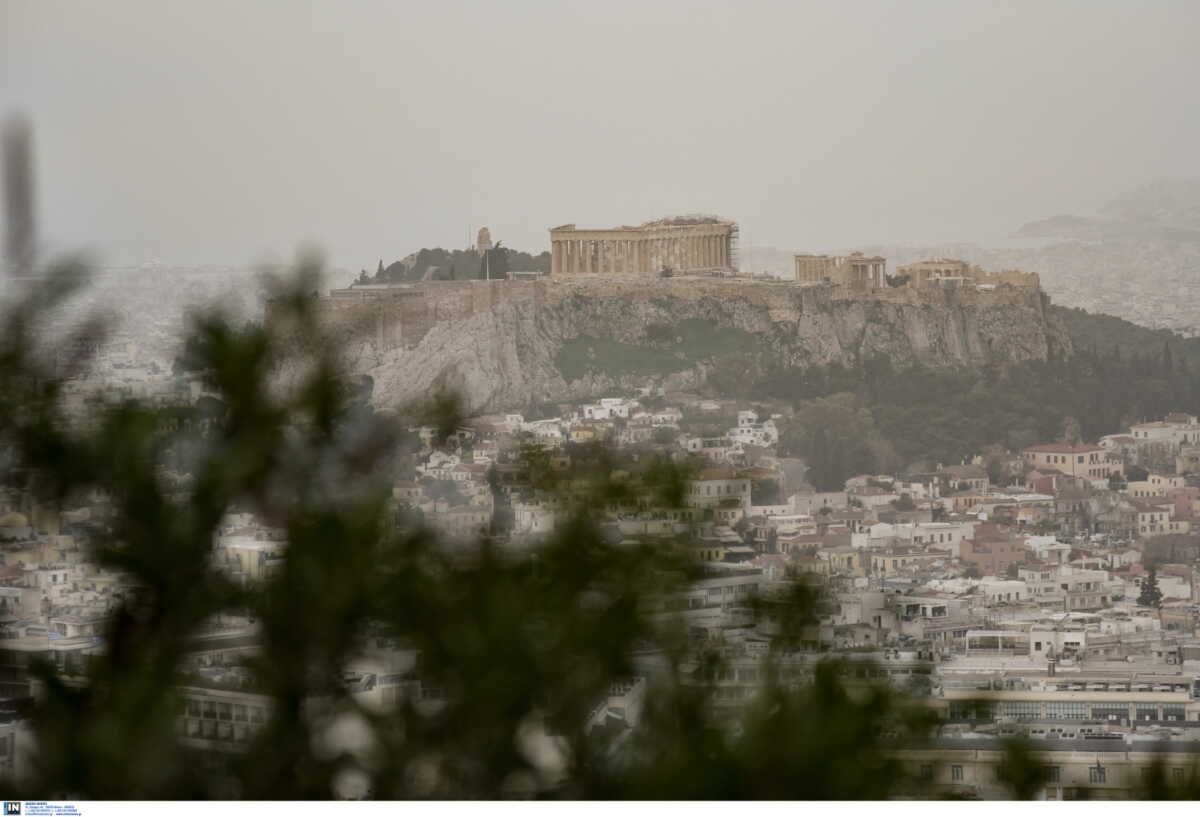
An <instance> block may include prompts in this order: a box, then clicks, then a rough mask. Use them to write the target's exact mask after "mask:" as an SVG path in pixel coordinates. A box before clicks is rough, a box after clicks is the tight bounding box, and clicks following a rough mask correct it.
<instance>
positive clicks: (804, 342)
mask: <svg viewBox="0 0 1200 817" xmlns="http://www.w3.org/2000/svg"><path fill="white" fill-rule="evenodd" d="M680 283H682V282H680ZM726 286H727V288H726V289H722V288H720V287H719V286H712V285H705V286H697V287H694V288H691V287H690V288H686V289H685V288H684V287H682V286H677V287H676V288H674V289H672V288H670V287H663V286H661V285H660V286H658V287H657V288H654V287H652V288H651V289H650V290H649V291H641V290H638V291H624V292H622V291H619V288H618V289H617V290H616V291H614V288H611V287H609V288H605V289H603V290H598V289H596V288H591V289H589V288H587V287H582V286H581V287H577V288H575V289H567V290H563V291H557V290H556V291H553V293H552V294H553V295H554V297H539V298H537V299H534V298H530V299H527V300H513V301H509V302H505V303H500V304H498V305H496V306H494V307H492V308H490V309H487V310H485V311H480V312H477V313H475V314H471V315H468V316H465V317H463V318H461V319H458V320H450V321H445V322H440V323H438V324H437V325H435V326H433V327H432V328H430V329H429V331H428V332H427V333H426V334H425V335H424V337H422V338H421V340H420V342H419V343H418V344H417V345H416V346H415V347H414V348H411V349H403V348H390V349H389V348H380V347H378V346H377V345H375V344H374V343H372V342H371V341H360V342H357V343H356V344H355V345H353V347H352V348H349V349H347V352H348V356H349V360H350V363H351V365H352V367H353V368H354V369H355V370H356V371H357V372H359V373H362V374H367V375H370V376H371V377H372V378H373V380H374V384H375V390H374V401H375V403H376V405H377V406H380V407H401V406H403V405H405V404H407V403H409V402H410V401H412V400H415V399H420V398H422V397H424V396H427V395H429V394H431V393H432V392H434V391H436V390H438V389H444V388H448V389H454V390H457V391H458V392H459V393H460V394H461V395H462V396H463V398H464V400H465V402H466V404H467V407H468V408H469V409H470V410H471V411H473V412H490V411H499V410H503V409H520V408H522V407H525V406H529V405H531V404H535V403H540V402H548V401H549V402H553V401H566V400H580V399H586V398H591V397H596V396H599V395H603V394H605V393H609V394H611V393H612V392H613V391H614V390H618V389H628V388H632V387H634V386H641V385H645V384H646V383H647V382H649V381H653V382H657V383H660V384H662V385H663V386H665V387H666V388H668V389H696V388H702V387H703V386H704V385H705V383H706V381H710V380H711V378H712V376H713V375H714V373H715V372H718V371H720V370H722V369H724V370H736V371H737V372H738V373H739V374H741V375H743V376H744V377H749V378H762V377H769V376H770V373H771V372H778V371H780V370H785V369H794V368H807V367H811V366H815V365H822V364H830V363H841V364H843V365H847V366H853V365H855V364H858V363H860V362H862V361H864V360H867V359H869V358H871V357H873V356H877V355H885V356H887V357H889V358H890V359H891V360H892V361H893V363H894V364H895V365H898V366H902V365H905V364H909V363H922V364H926V365H931V366H981V365H984V364H1001V365H1007V364H1013V363H1019V362H1023V361H1028V360H1045V359H1047V358H1048V357H1050V356H1063V355H1068V354H1070V352H1071V343H1070V339H1069V337H1068V335H1067V332H1066V329H1065V327H1064V326H1063V324H1062V323H1061V321H1060V320H1059V319H1058V318H1057V317H1055V316H1054V315H1053V313H1052V311H1051V310H1050V309H1049V308H1048V301H1047V299H1046V298H1045V297H1044V296H1042V295H1041V294H1040V293H1037V292H1032V291H1030V292H1011V293H995V294H991V295H985V294H979V293H967V292H964V293H961V294H960V293H946V292H935V293H916V292H911V291H910V292H907V293H901V292H895V293H883V294H882V295H881V296H863V297H847V296H844V295H843V296H838V295H835V294H832V293H831V291H830V290H828V289H825V288H807V289H801V288H798V287H787V286H778V285H776V286H771V285H763V286H764V287H768V288H766V289H752V288H740V289H739V288H736V287H734V286H732V285H726Z"/></svg>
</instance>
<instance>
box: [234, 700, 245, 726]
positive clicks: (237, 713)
mask: <svg viewBox="0 0 1200 817" xmlns="http://www.w3.org/2000/svg"><path fill="white" fill-rule="evenodd" d="M233 719H234V720H235V721H238V722H239V723H245V722H246V720H247V716H246V705H245V704H234V705H233Z"/></svg>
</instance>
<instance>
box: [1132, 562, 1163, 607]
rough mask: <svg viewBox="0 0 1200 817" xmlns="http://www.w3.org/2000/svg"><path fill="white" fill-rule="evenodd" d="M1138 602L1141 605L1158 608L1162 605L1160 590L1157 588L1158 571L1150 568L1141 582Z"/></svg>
mask: <svg viewBox="0 0 1200 817" xmlns="http://www.w3.org/2000/svg"><path fill="white" fill-rule="evenodd" d="M1138 604H1140V605H1142V606H1143V607H1153V608H1154V609H1156V610H1157V609H1158V608H1159V607H1160V606H1162V591H1161V590H1159V589H1158V571H1157V570H1155V569H1154V568H1153V567H1152V568H1150V575H1148V576H1147V577H1146V580H1145V581H1143V582H1142V592H1141V595H1139V596H1138Z"/></svg>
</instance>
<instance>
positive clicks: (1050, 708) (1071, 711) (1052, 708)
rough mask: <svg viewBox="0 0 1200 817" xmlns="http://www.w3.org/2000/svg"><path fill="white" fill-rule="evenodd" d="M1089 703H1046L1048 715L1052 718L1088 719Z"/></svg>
mask: <svg viewBox="0 0 1200 817" xmlns="http://www.w3.org/2000/svg"><path fill="white" fill-rule="evenodd" d="M1087 716H1088V705H1087V704H1086V703H1066V702H1057V701H1056V702H1054V703H1048V704H1046V717H1047V718H1049V719H1051V720H1071V721H1082V720H1087Z"/></svg>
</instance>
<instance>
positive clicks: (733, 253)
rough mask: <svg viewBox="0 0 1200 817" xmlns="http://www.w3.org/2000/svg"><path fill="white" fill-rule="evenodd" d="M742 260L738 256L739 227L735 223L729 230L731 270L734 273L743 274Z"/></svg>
mask: <svg viewBox="0 0 1200 817" xmlns="http://www.w3.org/2000/svg"><path fill="white" fill-rule="evenodd" d="M740 260H741V259H740V258H739V256H738V225H737V222H736V221H735V222H733V226H732V227H730V228H729V268H730V269H731V270H733V271H734V272H741V271H742V268H741V266H740V263H739V262H740Z"/></svg>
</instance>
